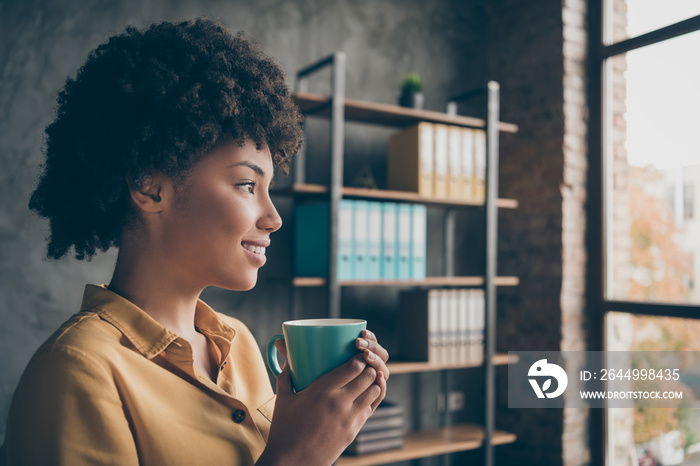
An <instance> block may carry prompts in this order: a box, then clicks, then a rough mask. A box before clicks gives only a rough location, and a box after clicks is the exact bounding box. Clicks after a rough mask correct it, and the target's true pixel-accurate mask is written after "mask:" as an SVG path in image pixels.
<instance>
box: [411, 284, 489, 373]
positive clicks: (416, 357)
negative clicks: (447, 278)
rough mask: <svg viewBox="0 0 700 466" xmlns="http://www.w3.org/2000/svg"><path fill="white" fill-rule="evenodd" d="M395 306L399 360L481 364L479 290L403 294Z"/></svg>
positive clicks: (481, 304) (481, 300)
mask: <svg viewBox="0 0 700 466" xmlns="http://www.w3.org/2000/svg"><path fill="white" fill-rule="evenodd" d="M399 306H400V307H399V309H400V312H399V345H400V349H399V353H400V355H401V358H402V359H406V360H410V361H421V362H430V363H434V364H445V365H480V364H482V363H483V361H484V324H485V299H484V290H483V289H432V290H414V291H403V292H401V294H400V295H399Z"/></svg>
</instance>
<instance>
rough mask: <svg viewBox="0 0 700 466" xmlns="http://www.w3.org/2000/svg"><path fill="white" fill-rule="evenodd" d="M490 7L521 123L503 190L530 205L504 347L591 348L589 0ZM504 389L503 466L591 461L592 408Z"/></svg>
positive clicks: (495, 42) (497, 65)
mask: <svg viewBox="0 0 700 466" xmlns="http://www.w3.org/2000/svg"><path fill="white" fill-rule="evenodd" d="M490 14H491V30H490V33H489V60H490V65H489V73H490V74H489V77H490V78H491V79H495V80H497V81H499V82H500V83H501V89H502V94H501V112H502V119H503V120H505V121H510V122H514V123H516V124H518V125H519V126H520V131H519V133H518V134H515V135H512V136H503V137H502V139H501V141H502V142H501V148H502V150H501V178H500V191H501V193H500V194H501V196H504V197H513V198H515V199H518V200H519V201H520V208H519V209H517V210H516V211H514V212H512V213H503V214H502V215H501V218H502V222H501V225H500V234H501V238H502V241H501V244H500V248H501V262H500V264H499V266H500V267H501V268H502V269H505V270H507V272H508V273H511V271H512V273H514V274H517V275H518V276H519V277H520V279H521V284H520V286H519V287H517V288H516V289H513V290H505V289H504V290H500V291H499V299H500V307H499V315H498V318H499V326H498V337H497V338H498V341H497V346H498V348H499V350H503V351H507V350H549V351H579V350H586V349H587V347H586V341H587V331H586V325H587V322H586V315H585V309H586V294H585V293H586V274H587V261H588V258H587V252H586V208H587V207H586V202H587V189H586V186H587V172H588V147H587V138H588V108H587V104H586V102H587V95H586V89H587V82H586V60H587V47H588V45H587V41H588V38H587V29H586V28H587V25H586V17H587V5H586V2H585V1H584V0H542V1H538V2H519V1H517V0H499V1H495V2H493V3H492V10H491V12H490ZM564 364H565V365H566V366H567V369H572V370H575V368H576V366H577V365H578V364H579V361H573V360H565V361H564ZM574 382H575V381H570V384H572V383H574ZM498 387H499V408H498V410H497V416H496V419H497V421H496V423H497V426H498V427H500V428H504V429H508V430H512V431H514V432H515V433H516V434H517V435H518V442H516V443H515V444H514V445H511V446H504V447H499V448H498V449H497V450H496V451H497V454H496V458H497V463H498V464H515V463H516V462H517V464H533V465H534V464H537V465H578V464H587V463H588V462H589V461H590V451H589V448H590V447H589V442H588V415H589V413H588V412H587V411H585V410H581V409H566V408H565V409H563V410H557V409H545V410H533V409H523V410H514V409H508V408H507V401H506V399H507V396H506V394H507V392H506V390H507V384H506V380H505V378H503V379H501V378H499V381H498ZM533 426H536V428H533Z"/></svg>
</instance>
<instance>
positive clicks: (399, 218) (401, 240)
mask: <svg viewBox="0 0 700 466" xmlns="http://www.w3.org/2000/svg"><path fill="white" fill-rule="evenodd" d="M411 210H412V209H411V205H410V204H399V206H398V209H397V214H396V244H397V246H396V249H397V251H398V256H399V260H398V266H397V271H396V278H398V279H400V280H408V279H410V278H411Z"/></svg>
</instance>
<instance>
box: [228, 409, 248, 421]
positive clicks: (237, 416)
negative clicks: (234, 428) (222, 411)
mask: <svg viewBox="0 0 700 466" xmlns="http://www.w3.org/2000/svg"><path fill="white" fill-rule="evenodd" d="M231 417H232V418H233V422H235V423H236V424H240V423H241V422H243V421H244V420H245V411H243V410H242V409H237V410H235V411H234V412H233V415H232V416H231Z"/></svg>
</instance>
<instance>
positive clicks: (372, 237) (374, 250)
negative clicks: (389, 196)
mask: <svg viewBox="0 0 700 466" xmlns="http://www.w3.org/2000/svg"><path fill="white" fill-rule="evenodd" d="M381 255H382V204H381V203H379V202H368V203H367V279H368V280H378V279H380V278H381V267H380V266H381V263H380V259H381Z"/></svg>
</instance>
